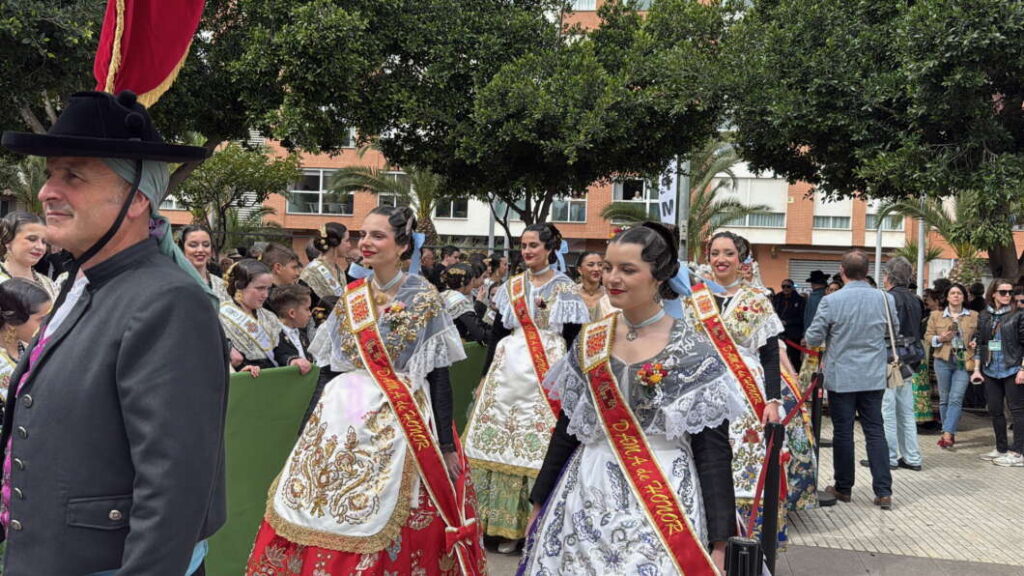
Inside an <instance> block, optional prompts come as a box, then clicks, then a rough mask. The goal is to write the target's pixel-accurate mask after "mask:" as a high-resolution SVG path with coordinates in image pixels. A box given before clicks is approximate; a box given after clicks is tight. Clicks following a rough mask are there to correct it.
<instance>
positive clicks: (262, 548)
mask: <svg viewBox="0 0 1024 576" xmlns="http://www.w3.org/2000/svg"><path fill="white" fill-rule="evenodd" d="M467 507H469V505H468V504H467ZM467 513H469V511H467ZM470 515H472V514H470ZM444 532H445V526H444V521H442V520H441V517H440V516H439V515H438V513H437V510H436V509H435V508H434V504H433V502H431V501H430V497H429V496H428V495H427V492H426V490H425V489H424V488H423V486H422V485H421V486H420V494H419V507H418V508H415V509H413V510H411V511H410V512H409V518H408V519H406V521H405V524H404V525H403V526H402V530H401V532H400V533H399V535H398V538H396V539H395V540H393V541H392V542H391V543H390V544H389V545H388V546H387V547H386V548H384V549H383V550H380V551H378V552H373V553H370V554H359V553H356V552H340V551H337V550H331V549H328V548H320V547H316V546H303V545H300V544H295V543H294V542H291V541H289V540H288V539H286V538H284V537H283V536H279V535H278V534H277V533H276V532H275V531H274V529H273V528H272V527H271V526H270V524H268V523H267V522H266V520H264V521H263V522H262V523H261V524H260V531H259V533H258V534H257V535H256V542H255V544H254V545H253V550H252V554H251V555H250V556H249V564H248V566H247V567H246V571H245V573H246V576H328V575H330V576H349V575H351V576H385V574H402V575H413V576H449V575H450V576H457V575H458V574H460V573H461V569H460V568H459V562H458V559H457V558H456V556H455V553H454V552H453V553H451V554H447V553H446V552H445V537H444ZM478 544H479V545H480V547H481V550H482V549H483V542H482V541H480V542H479V543H478ZM484 569H485V567H484V566H481V572H484Z"/></svg>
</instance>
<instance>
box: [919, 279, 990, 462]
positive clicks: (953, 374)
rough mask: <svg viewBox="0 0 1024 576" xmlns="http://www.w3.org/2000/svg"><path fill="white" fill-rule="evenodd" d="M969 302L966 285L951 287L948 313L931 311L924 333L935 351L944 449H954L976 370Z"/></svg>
mask: <svg viewBox="0 0 1024 576" xmlns="http://www.w3.org/2000/svg"><path fill="white" fill-rule="evenodd" d="M966 300H967V289H966V288H964V287H963V285H961V284H953V285H952V286H950V287H949V290H948V291H947V292H946V302H947V305H946V307H945V309H943V310H934V311H932V313H931V317H930V318H929V319H928V329H927V330H926V331H925V333H924V339H925V342H928V343H929V344H930V345H931V347H932V357H933V358H934V359H935V376H936V378H937V379H938V381H939V417H940V418H941V419H942V438H940V439H939V446H940V447H942V448H952V447H953V444H954V442H955V441H956V427H957V424H958V423H959V422H960V412H961V410H962V409H963V402H964V394H965V393H966V392H967V385H968V380H969V378H970V371H971V370H973V369H974V355H975V353H974V347H973V346H972V341H973V339H974V334H975V332H976V331H977V329H978V313H977V312H973V311H971V310H970V309H969V308H967V307H965V306H964V304H965V302H966Z"/></svg>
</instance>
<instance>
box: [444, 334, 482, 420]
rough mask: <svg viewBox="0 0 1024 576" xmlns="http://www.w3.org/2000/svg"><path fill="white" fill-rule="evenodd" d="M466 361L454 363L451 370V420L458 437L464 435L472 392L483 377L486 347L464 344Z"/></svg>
mask: <svg viewBox="0 0 1024 576" xmlns="http://www.w3.org/2000/svg"><path fill="white" fill-rule="evenodd" d="M465 349H466V359H465V360H463V361H462V362H458V363H456V364H455V365H454V366H452V369H451V382H452V411H453V412H452V419H453V420H455V429H456V430H458V431H459V435H460V436H461V435H462V434H465V433H466V422H467V420H469V408H470V406H472V404H473V391H474V390H476V386H477V384H479V383H480V379H481V378H483V376H482V375H481V374H480V372H481V370H483V369H484V360H486V359H487V347H486V346H482V345H480V344H478V343H476V342H467V343H465Z"/></svg>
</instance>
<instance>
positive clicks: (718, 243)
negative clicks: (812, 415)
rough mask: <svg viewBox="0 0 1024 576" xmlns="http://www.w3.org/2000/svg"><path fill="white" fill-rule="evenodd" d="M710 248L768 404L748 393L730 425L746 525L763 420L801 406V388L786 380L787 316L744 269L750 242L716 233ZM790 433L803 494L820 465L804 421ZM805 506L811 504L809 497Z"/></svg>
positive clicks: (725, 313) (729, 312)
mask: <svg viewBox="0 0 1024 576" xmlns="http://www.w3.org/2000/svg"><path fill="white" fill-rule="evenodd" d="M707 253H708V263H709V264H710V267H711V274H712V278H713V279H714V280H715V282H717V283H718V284H719V285H721V286H722V288H723V289H724V292H722V293H720V294H715V299H716V301H717V302H718V305H719V310H720V311H721V317H722V322H723V324H724V326H725V328H726V330H727V331H728V332H729V335H730V336H731V339H732V341H733V342H734V343H735V346H736V347H737V348H738V351H739V353H740V355H741V356H742V358H743V361H744V363H745V364H746V367H747V369H749V371H750V373H751V374H752V375H753V377H754V379H755V380H756V383H757V388H758V390H759V391H760V395H761V398H762V399H763V401H764V402H765V403H766V405H765V408H764V413H763V415H761V416H758V414H757V413H756V411H755V409H754V404H753V402H752V400H753V399H749V398H748V403H747V404H748V409H747V412H746V414H745V415H744V416H743V417H741V418H739V419H737V420H734V421H733V422H732V423H731V425H730V433H731V442H732V451H733V482H734V487H735V490H736V503H737V509H738V511H739V512H740V516H741V518H742V520H743V524H744V525H747V523H748V521H749V518H750V515H751V512H752V506H753V498H754V492H755V489H756V487H757V481H758V478H759V477H760V475H761V470H762V467H763V466H762V465H763V463H764V459H765V441H764V433H763V432H764V426H763V425H764V423H765V421H770V422H779V421H780V420H781V419H782V417H784V415H785V413H784V409H785V404H789V405H790V406H795V405H796V402H797V399H798V398H799V392H800V388H799V387H798V385H797V382H795V381H794V382H792V385H786V384H784V383H783V379H782V373H781V368H780V360H779V358H780V355H779V342H778V335H779V334H781V333H782V332H783V326H782V321H781V320H780V319H779V317H778V316H777V315H776V314H775V310H774V308H773V307H772V303H771V301H770V300H769V299H768V297H767V296H766V295H765V294H764V292H763V291H762V290H761V289H759V288H757V287H755V286H753V285H751V284H749V283H748V282H746V281H745V280H744V279H743V278H744V272H743V271H744V268H746V267H749V266H750V257H751V253H750V244H748V243H747V241H746V240H745V239H744V238H743V237H741V236H737V235H736V234H733V233H731V232H719V233H716V234H715V235H713V236H712V237H711V240H710V243H709V249H708V251H707ZM716 345H719V348H720V349H721V347H722V345H724V343H719V342H716ZM786 436H787V442H786V446H787V449H788V454H786V455H784V456H783V460H784V461H788V462H789V464H788V465H787V480H788V482H789V484H790V485H791V486H792V485H794V483H798V484H799V486H800V487H801V488H800V490H801V493H805V491H806V490H809V488H808V487H807V482H808V481H810V482H812V486H813V474H814V470H813V468H811V469H808V467H807V466H806V464H807V460H808V459H810V458H813V456H812V451H811V450H810V443H809V441H808V439H807V434H806V430H805V428H804V422H803V420H802V419H800V418H794V419H792V420H791V421H790V423H789V425H788V426H787V428H786ZM790 438H792V440H790ZM798 464H799V465H798ZM784 504H785V503H781V502H780V510H779V524H778V525H779V531H780V532H781V533H784V530H785V506H784ZM803 506H804V507H806V502H805V504H804V505H803ZM757 516H758V519H759V521H758V523H757V525H756V526H755V531H756V533H757V534H755V536H756V535H759V534H760V519H761V517H762V514H761V513H760V512H759V513H758V515H757Z"/></svg>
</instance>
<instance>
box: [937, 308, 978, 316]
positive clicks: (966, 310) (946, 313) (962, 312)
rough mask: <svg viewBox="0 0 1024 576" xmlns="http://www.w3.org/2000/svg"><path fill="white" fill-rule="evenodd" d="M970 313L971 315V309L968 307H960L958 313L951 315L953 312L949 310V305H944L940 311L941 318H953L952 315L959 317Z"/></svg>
mask: <svg viewBox="0 0 1024 576" xmlns="http://www.w3.org/2000/svg"><path fill="white" fill-rule="evenodd" d="M970 315H971V309H970V308H961V309H960V313H959V314H957V315H956V316H953V313H952V312H950V311H949V306H946V309H945V310H943V311H942V317H943V318H954V317H955V318H959V317H961V316H970Z"/></svg>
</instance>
